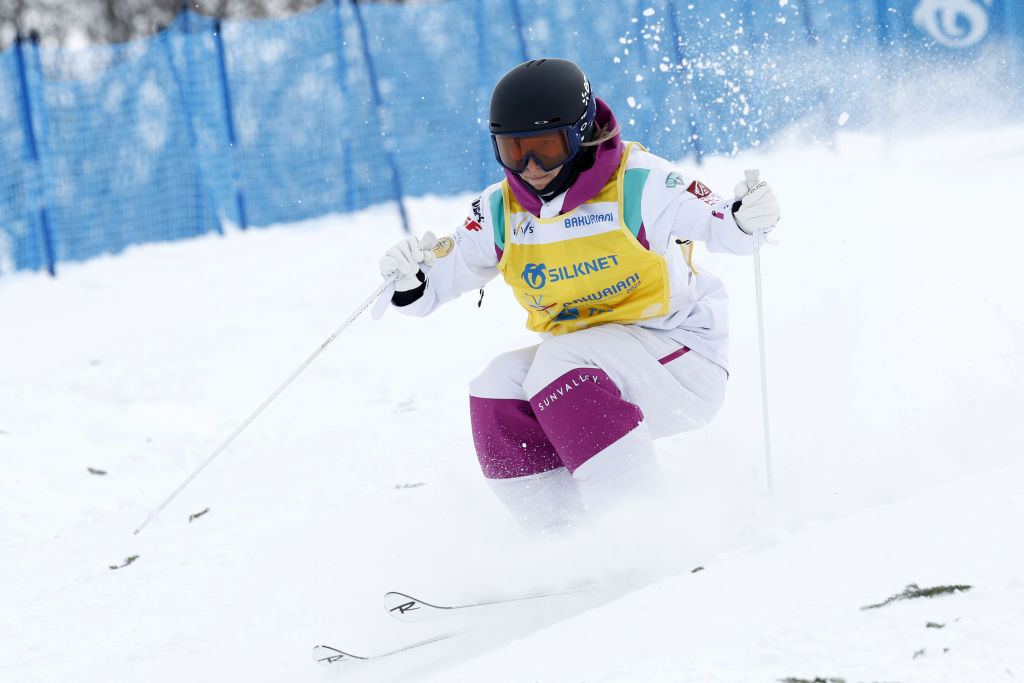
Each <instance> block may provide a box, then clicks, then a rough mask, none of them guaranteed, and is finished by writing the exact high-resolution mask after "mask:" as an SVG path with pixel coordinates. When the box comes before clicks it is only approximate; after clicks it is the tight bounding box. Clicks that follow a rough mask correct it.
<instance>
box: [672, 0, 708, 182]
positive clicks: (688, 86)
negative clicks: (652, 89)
mask: <svg viewBox="0 0 1024 683" xmlns="http://www.w3.org/2000/svg"><path fill="white" fill-rule="evenodd" d="M665 5H666V6H667V7H668V16H669V23H671V24H672V34H673V41H672V42H673V44H674V45H675V49H676V60H677V61H678V62H679V64H680V65H682V64H683V62H686V64H687V67H686V71H685V72H684V73H683V74H682V77H683V83H682V90H683V97H684V99H688V100H689V106H688V111H687V114H689V115H690V146H691V147H692V148H693V153H694V155H695V156H696V158H697V165H698V166H700V165H701V164H703V163H704V146H703V145H702V144H701V141H700V133H699V132H698V128H697V113H698V107H699V106H700V105H699V103H698V102H697V95H696V91H695V89H694V84H693V80H692V79H691V78H690V76H692V75H693V69H692V68H691V67H690V66H689V61H688V60H687V59H686V53H685V52H684V51H683V39H684V37H685V36H684V35H683V32H682V31H680V30H679V17H678V13H677V12H676V5H675V3H674V2H672V0H669V2H666V3H665Z"/></svg>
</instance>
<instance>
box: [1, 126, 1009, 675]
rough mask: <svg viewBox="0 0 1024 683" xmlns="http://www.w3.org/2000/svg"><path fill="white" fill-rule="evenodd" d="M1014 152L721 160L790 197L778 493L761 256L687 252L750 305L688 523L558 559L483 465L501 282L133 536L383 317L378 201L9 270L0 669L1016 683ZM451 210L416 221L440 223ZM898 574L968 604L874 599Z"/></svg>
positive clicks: (296, 415) (389, 330)
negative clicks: (756, 300) (410, 610)
mask: <svg viewBox="0 0 1024 683" xmlns="http://www.w3.org/2000/svg"><path fill="white" fill-rule="evenodd" d="M1022 162H1024V128H1021V127H1016V128H1003V129H998V130H989V131H975V132H969V133H963V132H960V133H956V134H945V135H932V136H929V137H920V138H917V139H913V140H901V141H898V142H896V141H886V140H884V139H881V138H877V137H872V136H866V135H847V136H843V137H840V138H839V140H838V143H837V146H836V149H834V150H827V149H821V148H811V147H803V146H799V145H791V146H786V147H784V148H781V149H778V150H775V151H772V152H768V153H763V154H760V155H755V154H745V155H743V156H740V157H737V158H731V159H712V160H709V161H708V163H707V164H706V165H705V167H704V168H703V169H701V170H700V172H699V175H700V177H701V178H702V180H704V181H705V182H706V183H707V184H709V185H710V186H711V187H713V188H717V189H718V190H719V191H720V192H725V191H728V189H729V188H731V187H732V185H733V184H734V183H735V181H736V180H738V179H739V178H740V177H741V176H742V170H743V169H744V168H748V167H759V168H761V169H762V176H763V177H765V178H766V179H767V180H769V181H770V182H771V183H772V184H773V186H774V187H775V188H776V191H777V193H778V195H779V196H780V197H781V199H782V202H783V225H782V227H781V228H780V229H779V230H778V231H777V232H776V236H777V238H778V240H779V241H780V245H779V246H777V247H770V248H768V249H766V250H765V251H764V253H763V254H764V281H765V287H766V289H765V303H766V312H765V315H766V324H767V340H768V356H769V366H768V376H769V383H770V396H771V416H772V431H773V445H774V461H773V464H774V470H775V476H774V484H775V486H774V495H773V496H769V495H768V494H767V492H766V487H765V472H764V460H763V454H762V447H761V421H760V414H761V413H760V388H759V374H758V372H759V371H758V360H757V349H756V328H755V325H754V321H755V318H754V311H753V278H752V262H751V260H750V259H742V258H736V257H730V256H720V255H710V254H707V253H706V252H699V257H698V262H699V263H700V264H701V265H702V266H703V267H706V268H708V269H710V270H712V271H714V272H715V273H717V274H718V275H720V276H721V277H722V278H723V279H724V280H725V282H726V284H727V286H728V288H729V290H730V294H731V297H732V311H731V322H732V326H733V341H732V356H733V358H732V366H731V370H732V377H731V380H730V387H729V395H728V398H727V401H726V405H725V407H724V408H723V410H722V413H721V414H720V415H719V417H718V418H717V419H716V420H715V421H714V422H713V423H712V424H711V425H710V426H709V427H707V428H705V429H704V430H702V431H700V432H698V433H693V434H688V435H681V436H678V437H673V438H670V439H665V440H663V441H660V442H659V452H660V453H661V455H662V464H663V466H664V469H665V471H666V476H667V477H668V478H669V480H670V482H671V484H672V487H673V492H674V495H673V496H672V499H671V500H670V501H662V502H656V503H655V502H651V503H646V504H637V505H636V506H635V507H634V508H630V509H628V510H623V511H620V512H619V513H617V514H614V515H609V516H608V517H606V518H603V519H599V520H596V521H595V522H594V523H592V524H591V525H589V526H588V527H586V528H583V529H581V530H580V531H579V532H578V533H577V534H576V535H575V536H573V537H571V538H568V539H562V540H558V541H551V540H545V541H538V540H535V539H530V538H527V537H525V536H524V535H522V534H521V533H520V531H519V530H518V528H517V527H516V526H515V525H514V524H513V523H512V522H511V520H510V519H509V518H508V517H507V516H506V513H505V511H504V510H503V509H502V508H501V507H500V506H499V505H498V503H497V502H496V501H495V500H493V499H492V497H491V495H490V493H489V491H488V490H487V488H486V486H485V485H484V484H483V482H482V480H481V477H480V474H479V471H478V468H477V465H476V462H475V458H474V455H473V448H472V440H471V437H470V432H469V424H468V415H467V412H468V411H467V410H466V408H467V400H466V389H465V387H466V384H467V382H468V381H469V380H470V379H471V378H472V377H473V376H474V375H475V374H476V373H477V372H478V371H479V370H480V369H481V368H482V367H483V366H484V365H485V364H486V362H487V361H488V360H489V359H490V358H491V357H493V356H494V355H496V354H498V353H500V352H501V351H503V350H507V349H510V348H514V347H517V346H525V345H528V344H531V343H534V342H535V338H534V336H533V335H532V334H530V333H528V332H527V331H526V330H525V329H524V328H523V326H522V321H523V314H522V312H521V311H519V310H518V308H517V307H516V304H515V303H514V301H512V299H511V296H510V295H509V294H508V292H507V291H506V290H505V289H504V288H503V287H502V286H501V285H500V283H493V284H492V285H490V286H488V288H487V294H486V296H485V298H484V300H483V305H482V307H480V308H478V307H477V305H476V304H477V298H478V297H477V296H475V295H467V296H465V297H464V298H462V299H460V300H459V301H457V302H454V303H452V304H451V305H449V306H448V307H446V308H445V309H443V310H442V311H440V312H438V313H437V314H436V315H434V316H432V317H431V318H428V319H424V320H416V319H408V318H405V317H402V316H400V315H395V314H393V313H389V314H388V315H386V316H385V317H384V318H383V319H381V320H379V321H373V320H371V319H370V318H369V316H368V315H367V316H364V317H362V318H360V319H359V320H357V321H356V323H355V324H353V325H352V326H351V327H350V328H349V329H348V330H347V331H346V332H345V333H344V334H343V335H342V336H341V337H339V338H338V339H337V340H336V341H335V342H334V343H333V344H332V345H331V346H329V347H328V348H327V350H326V351H325V352H324V353H323V355H322V356H321V357H320V358H319V359H318V360H317V361H316V362H315V363H314V364H313V365H312V366H311V367H310V368H309V369H308V370H307V371H306V372H305V373H304V374H303V375H302V376H301V377H300V378H299V379H298V380H296V381H295V382H294V384H293V385H292V386H290V387H289V388H288V389H287V391H286V392H285V393H284V394H283V395H282V396H281V397H280V398H279V399H278V400H277V401H276V402H274V403H273V404H272V405H271V406H270V408H268V409H267V410H266V412H265V413H264V414H263V415H262V416H261V417H260V418H259V419H258V420H257V421H256V422H255V423H254V424H253V425H252V426H251V427H250V428H249V429H248V430H247V431H246V432H245V433H243V434H242V436H241V437H239V438H238V440H237V441H236V442H235V443H234V444H233V445H232V446H231V447H230V448H229V449H228V450H227V451H225V452H224V453H223V454H222V455H221V456H220V457H219V458H218V459H217V460H216V461H215V462H214V464H213V465H211V466H210V468H209V469H208V470H206V471H205V472H204V473H203V474H202V475H201V476H200V477H199V478H198V479H196V480H195V481H194V482H193V483H192V485H191V486H190V487H189V488H187V489H186V490H185V491H184V493H182V494H181V496H180V497H179V498H178V499H177V500H175V502H173V503H172V504H171V505H170V506H169V507H168V508H167V509H166V510H165V512H164V513H163V515H161V517H160V519H159V520H157V521H156V522H154V523H153V524H151V525H150V526H149V527H147V528H146V529H145V530H144V531H143V532H142V533H141V534H139V535H137V536H134V535H132V533H131V531H132V530H133V529H134V528H136V527H137V526H138V525H139V524H140V523H142V522H143V521H144V520H145V518H146V516H147V514H148V513H149V512H150V511H151V510H152V509H153V508H154V507H155V506H156V505H157V504H158V503H159V502H160V501H161V500H163V498H164V497H165V496H166V495H167V494H168V493H170V492H171V490H173V489H174V487H175V486H177V485H178V483H179V482H181V481H182V479H184V477H185V476H187V475H188V474H189V472H191V471H192V470H193V468H195V467H197V466H198V465H199V464H200V463H201V462H202V461H203V460H204V459H205V458H206V457H207V456H208V455H209V453H210V452H211V451H212V450H213V449H214V448H215V447H216V446H217V445H218V444H219V443H220V442H221V441H222V440H223V439H224V438H225V437H226V436H227V435H228V434H229V433H230V432H231V431H232V430H233V429H234V428H235V427H236V426H237V425H238V424H240V423H241V422H242V420H243V419H245V417H246V416H247V415H248V414H249V413H250V412H251V411H252V410H253V409H254V408H256V406H258V405H259V404H260V403H261V401H262V400H263V399H264V398H265V397H266V396H267V395H268V394H270V393H271V392H272V391H273V390H274V389H275V388H276V387H277V386H278V385H279V384H280V383H281V382H282V381H283V380H284V379H285V378H286V377H288V375H289V374H290V373H291V372H292V371H293V370H294V369H295V368H296V367H298V366H299V365H300V364H301V363H302V361H303V360H305V359H306V358H307V357H308V356H309V355H310V354H311V353H313V352H314V351H315V350H316V349H317V348H318V347H319V345H320V344H321V343H323V341H324V340H325V339H326V338H327V337H328V336H329V335H330V334H331V332H332V331H333V330H334V329H335V327H337V325H339V324H340V323H341V322H342V321H343V320H344V319H345V318H346V317H347V316H348V315H349V313H351V312H352V310H353V309H354V308H355V307H356V306H358V305H359V304H360V303H361V302H362V301H363V300H364V299H365V298H366V297H367V296H368V295H369V293H370V292H371V291H372V290H373V288H374V287H375V286H376V284H377V282H378V281H379V276H378V275H377V273H376V260H377V257H378V255H379V253H380V252H381V251H382V250H383V249H384V248H386V247H387V246H389V245H390V244H391V243H392V242H394V241H395V240H396V239H397V238H398V237H400V230H399V227H398V222H397V219H396V217H395V215H394V211H393V209H389V208H388V207H380V208H376V209H373V210H370V211H367V212H364V213H361V214H359V215H355V216H344V217H334V218H325V219H323V220H319V221H314V222H311V223H309V224H305V225H301V226H282V227H277V228H271V229H265V230H257V231H252V232H250V233H249V234H238V233H232V234H231V235H229V236H228V237H226V238H220V237H213V236H211V237H205V238H201V239H197V240H193V241H189V242H180V243H174V244H161V245H147V246H143V247H137V248H133V249H131V250H129V251H128V252H127V253H125V254H123V255H120V256H117V257H109V258H102V259H97V260H94V261H92V262H89V263H85V264H71V265H65V266H64V267H63V269H62V271H61V273H60V276H59V277H58V278H56V279H50V278H48V277H46V276H44V275H38V274H27V273H21V274H16V275H14V276H11V277H5V278H4V279H2V280H0V329H2V334H0V359H2V360H0V558H2V562H0V614H2V615H3V618H2V619H0V680H2V681H12V682H18V683H21V682H29V681H80V682H85V683H89V682H91V681H104V682H108V681H184V680H187V681H226V680H227V681H234V680H245V681H268V682H271V681H273V682H277V681H307V680H308V681H327V680H363V681H369V680H380V681H385V680H417V681H418V680H431V681H509V682H513V681H514V682H518V681H545V682H549V681H550V682H562V681H587V682H588V683H589V682H593V681H695V682H701V683H703V682H706V681H737V682H740V681H743V682H747V681H751V682H757V681H766V682H767V681H777V680H786V679H792V680H815V679H816V678H817V679H821V680H832V679H836V680H839V679H842V680H844V681H847V682H850V683H852V682H853V681H865V682H866V681H901V682H903V683H906V682H908V681H922V682H929V683H930V682H938V681H949V682H957V683H961V682H964V681H986V682H988V681H999V680H1006V681H1012V680H1015V679H1020V678H1021V677H1024V654H1022V652H1024V648H1022V647H1021V646H1020V643H1021V642H1022V640H1024V583H1022V578H1021V577H1022V576H1024V550H1022V548H1021V542H1020V541H1019V538H1020V531H1019V526H1020V523H1021V521H1022V520H1024V496H1022V495H1021V493H1020V492H1021V491H1022V490H1024V461H1022V458H1021V455H1022V452H1024V449H1022V445H1024V438H1022V436H1021V429H1020V418H1019V412H1020V409H1021V406H1022V405H1024V401H1022V391H1021V389H1020V387H1021V383H1022V381H1024V359H1022V356H1021V342H1022V341H1024V304H1022V303H1021V298H1020V291H1021V279H1020V276H1019V274H1018V273H1019V267H1018V266H1017V263H1016V261H1017V255H1018V254H1020V253H1021V252H1022V249H1021V247H1022V246H1024V238H1022V236H1021V227H1022V226H1021V221H1020V219H1019V216H1018V215H1017V214H1018V213H1019V212H1018V211H1017V210H1016V209H1015V198H1016V195H1017V193H1018V192H1019V189H1018V185H1019V182H1020V172H1019V169H1020V166H1021V163H1022ZM467 200H468V198H467V197H460V198H426V199H421V200H417V201H413V202H411V203H410V207H409V208H410V211H411V214H412V218H413V221H414V222H415V224H416V225H417V229H418V230H425V229H427V228H432V229H435V230H436V231H437V232H439V233H444V232H449V231H450V230H452V229H454V228H455V227H456V226H458V225H460V224H461V222H462V219H463V218H464V215H465V211H466V206H467ZM101 472H102V474H101ZM200 513H201V514H200ZM195 515H198V516H195ZM1015 538H1016V539H1018V540H1016V541H1015V540H1013V539H1015ZM132 557H137V559H135V560H134V561H132V562H131V563H127V560H128V558H132ZM112 567H117V568H116V569H112ZM698 567H702V568H703V569H701V570H699V571H696V572H694V571H693V570H694V569H696V568H698ZM581 578H589V579H597V580H601V581H607V582H608V583H609V585H612V586H615V587H616V588H615V590H612V591H609V592H607V593H602V594H597V595H590V596H588V597H587V598H585V599H584V598H581V599H578V600H568V601H552V602H551V603H550V604H545V605H543V606H537V607H536V608H535V609H522V608H516V609H511V610H507V611H503V612H502V613H500V614H498V615H495V616H493V617H491V618H488V619H486V620H485V621H484V622H483V623H481V624H480V626H481V628H479V629H478V630H476V631H475V632H474V633H472V634H469V635H468V636H466V637H462V638H457V639H452V640H449V641H445V642H443V643H438V644H436V645H433V646H431V647H429V648H424V649H423V650H421V651H419V652H416V653H411V654H409V655H408V656H400V657H395V658H393V659H392V660H391V661H385V662H383V663H382V664H381V665H380V666H370V667H363V668H361V669H360V668H352V667H347V668H339V669H336V670H324V669H321V668H319V667H317V666H316V665H314V664H313V663H312V661H311V657H310V648H311V646H312V645H314V644H317V643H321V642H324V643H329V644H333V645H336V646H339V647H342V648H344V649H348V650H351V651H353V652H356V653H372V652H377V651H382V650H387V649H390V648H393V647H396V646H399V645H401V644H403V643H406V642H410V641H412V640H416V639H419V638H426V637H429V636H431V635H434V634H436V633H438V632H440V631H443V630H445V629H447V628H450V627H459V626H460V625H459V624H455V625H449V624H438V625H436V626H435V625H415V624H400V623H398V622H395V621H393V620H391V619H390V617H388V616H387V615H386V614H384V613H383V610H382V608H381V596H382V595H383V593H384V592H385V591H387V590H395V589H397V590H403V591H406V592H410V593H413V594H422V595H423V597H426V598H432V599H435V600H437V601H440V602H444V601H460V600H465V599H469V598H472V597H474V596H481V595H493V594H498V593H512V592H516V591H521V590H525V591H528V590H532V589H536V588H538V587H545V586H558V585H569V584H572V583H574V582H576V581H578V580H579V579H581ZM909 584H917V585H918V586H919V587H921V588H927V587H936V586H946V585H970V586H971V588H970V589H969V590H960V591H956V592H953V593H950V594H944V595H940V596H937V597H932V598H918V599H914V600H904V601H897V602H893V603H892V604H889V605H886V606H885V607H879V608H877V609H870V610H864V609H861V608H862V607H865V606H868V605H872V604H877V603H880V602H882V601H884V600H885V599H886V598H888V597H890V596H892V595H895V594H897V593H900V592H901V591H903V590H904V589H905V588H906V587H907V586H908V585H909ZM929 623H930V624H932V626H928V624H929ZM940 625H941V627H940ZM356 666H358V665H356Z"/></svg>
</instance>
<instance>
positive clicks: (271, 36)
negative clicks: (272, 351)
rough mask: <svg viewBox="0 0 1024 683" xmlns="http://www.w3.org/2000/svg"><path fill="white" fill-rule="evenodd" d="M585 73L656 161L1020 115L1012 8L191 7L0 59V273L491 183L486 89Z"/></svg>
mask: <svg viewBox="0 0 1024 683" xmlns="http://www.w3.org/2000/svg"><path fill="white" fill-rule="evenodd" d="M539 57H563V58H568V59H572V60H574V61H576V62H577V63H579V64H580V65H581V67H582V68H583V69H584V71H585V72H586V73H587V74H588V76H589V78H590V80H591V82H592V84H593V86H594V89H595V92H596V93H597V94H598V96H600V97H602V98H603V99H605V100H606V101H608V102H609V103H610V105H611V106H612V108H613V110H615V111H616V114H617V117H618V119H619V121H620V123H621V124H622V125H623V128H624V136H625V137H627V138H630V139H638V140H642V141H643V142H644V143H645V144H647V145H648V146H650V147H651V148H652V149H654V150H656V151H657V152H658V153H659V154H660V155H662V156H666V157H670V158H675V159H678V160H684V159H686V160H689V162H692V163H699V162H700V160H701V159H702V158H703V157H704V156H705V155H710V154H732V153H735V152H737V151H739V150H743V149H748V148H751V147H758V146H766V145H769V144H772V143H773V141H775V140H777V139H779V136H780V135H781V134H786V135H788V136H791V135H797V136H800V137H802V138H804V139H807V140H810V141H818V142H822V143H828V141H829V140H830V139H831V137H832V136H833V135H834V134H835V132H836V131H837V130H838V129H839V128H841V127H844V126H845V127H850V128H856V129H860V130H886V131H889V132H890V134H902V133H904V132H906V131H908V130H913V129H915V128H920V127H923V126H929V125H932V124H934V123H936V122H946V123H948V122H950V121H951V120H954V119H953V116H955V117H957V118H958V119H959V120H961V121H962V122H963V124H964V125H972V126H973V125H982V124H985V123H990V122H1005V121H1012V120H1019V118H1020V113H1019V112H1020V111H1021V105H1022V104H1024V102H1022V94H1021V93H1022V57H1024V8H1022V7H1021V6H1020V3H1019V2H1017V0H887V1H884V0H856V1H851V2H843V3H837V2H828V1H826V0H773V1H772V2H761V1H755V0H701V1H695V2H692V3H686V2H677V1H675V0H646V1H644V2H637V1H635V0H608V2H602V3H576V2H569V1H555V0H491V1H489V2H477V1H475V0H443V1H436V2H404V3H374V2H360V3H359V4H358V5H355V4H354V3H353V2H352V0H326V1H325V2H324V3H322V4H321V5H319V6H317V7H315V8H313V9H311V10H309V11H306V12H302V13H300V14H296V15H293V16H289V17H284V18H279V19H273V20H247V21H228V20H224V21H220V20H216V19H212V18H209V17H205V16H202V15H199V14H196V13H193V12H190V11H184V12H182V13H180V14H179V15H178V17H177V19H176V20H175V21H174V23H173V24H172V25H171V26H170V27H168V28H167V29H166V30H165V31H161V32H160V33H158V34H156V35H154V36H152V37H149V38H146V39H144V40H139V41H133V42H131V43H125V44H119V45H108V46H93V47H88V48H83V49H74V50H71V49H44V48H40V47H39V46H38V45H36V44H35V43H33V42H32V41H28V40H20V41H18V42H17V43H16V44H14V45H11V46H9V47H7V48H6V49H4V50H3V51H2V52H0V159H2V163H0V273H2V272H5V271H10V270H13V269H21V268H28V269H40V268H48V269H50V270H51V272H53V271H54V269H55V267H56V264H58V263H60V262H61V261H66V260H75V259H85V258H89V257H91V256H94V255H97V254H102V253H116V252H118V251H120V250H122V249H124V248H125V247H126V246H128V245H131V244H136V243H140V242H150V241H156V240H173V239H180V238H185V237H190V236H194V235H200V234H204V233H207V232H210V231H216V230H220V229H221V228H222V226H223V225H225V224H230V225H235V226H240V227H243V228H244V227H248V226H266V225H271V224H277V223H284V222H291V221H297V220H302V219H305V218H309V217H313V216H320V215H324V214H328V213H338V212H348V211H353V210H357V209H360V208H363V207H366V206H369V205H371V204H376V203H380V202H388V201H394V200H395V199H396V198H398V199H400V198H401V196H402V195H403V194H404V195H409V196H417V195H424V194H431V193H433V194H442V195H447V194H451V193H455V192H460V191H468V190H473V189H477V188H481V187H483V186H485V185H487V184H489V183H491V182H493V181H494V180H495V179H496V178H497V177H499V176H498V174H497V167H496V164H495V163H494V162H493V160H492V159H491V148H490V142H489V140H488V138H487V134H486V122H487V104H488V100H489V95H490V89H491V87H492V86H493V84H494V83H495V82H496V81H497V79H498V78H499V77H500V76H501V74H502V73H504V72H505V71H506V70H507V69H509V68H511V67H512V66H514V65H515V64H518V63H520V62H522V61H524V60H525V59H533V58H539Z"/></svg>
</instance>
